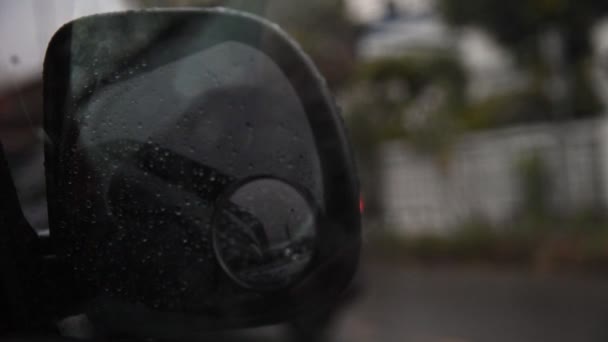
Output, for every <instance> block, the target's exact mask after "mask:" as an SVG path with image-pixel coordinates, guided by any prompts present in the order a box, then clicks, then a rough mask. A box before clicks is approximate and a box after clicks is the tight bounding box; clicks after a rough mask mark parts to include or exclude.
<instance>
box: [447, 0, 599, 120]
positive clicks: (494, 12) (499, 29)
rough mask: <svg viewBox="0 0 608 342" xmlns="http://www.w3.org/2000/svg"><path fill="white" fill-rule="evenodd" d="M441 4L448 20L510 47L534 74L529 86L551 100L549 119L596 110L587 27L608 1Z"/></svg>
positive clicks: (453, 1) (477, 0)
mask: <svg viewBox="0 0 608 342" xmlns="http://www.w3.org/2000/svg"><path fill="white" fill-rule="evenodd" d="M439 6H440V9H441V11H442V12H443V14H444V15H445V18H446V19H447V21H448V22H449V23H450V24H452V25H454V26H477V27H480V28H482V29H484V30H486V31H488V32H489V33H490V34H492V35H493V36H494V37H495V38H496V39H497V41H498V42H500V43H502V44H503V45H504V46H506V47H507V48H509V49H510V50H511V51H513V53H514V56H515V57H516V58H517V60H518V61H519V62H520V65H521V66H523V67H524V68H526V69H528V71H529V72H530V74H531V75H532V78H533V80H532V82H531V85H530V87H532V88H533V87H535V86H539V83H540V87H541V88H544V89H543V90H542V91H541V92H537V95H538V96H539V97H545V98H546V99H547V100H548V102H550V103H551V106H552V109H551V110H550V111H551V112H552V116H553V118H555V119H567V118H570V117H581V116H589V115H595V114H597V112H598V111H599V109H600V104H599V101H598V100H597V97H596V96H595V95H594V94H593V89H592V86H591V85H590V81H589V79H588V75H587V73H588V69H587V68H586V62H587V59H588V57H589V56H590V54H591V51H592V46H591V32H590V31H591V29H592V28H593V27H594V25H595V24H596V23H597V22H598V20H600V19H602V18H603V17H605V16H606V14H608V2H607V1H604V0H588V1H573V0H512V1H500V0H492V1H488V0H469V1H459V0H439ZM545 89H550V90H545ZM529 94H530V93H528V95H529ZM543 101H544V100H542V99H540V100H536V101H535V102H536V103H537V104H538V103H539V102H543ZM533 102H534V101H533ZM545 102H546V101H545ZM544 112H545V113H546V112H547V110H545V111H544Z"/></svg>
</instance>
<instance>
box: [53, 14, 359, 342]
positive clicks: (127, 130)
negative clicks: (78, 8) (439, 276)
mask: <svg viewBox="0 0 608 342" xmlns="http://www.w3.org/2000/svg"><path fill="white" fill-rule="evenodd" d="M44 99H45V100H44V101H45V104H44V105H45V122H44V125H45V131H46V135H47V138H48V139H47V142H46V146H45V153H46V177H47V194H48V202H49V220H50V234H51V239H52V245H53V248H54V252H55V254H56V257H57V259H58V260H59V262H60V263H62V264H64V265H67V266H68V269H70V270H72V277H71V278H70V279H72V280H71V281H70V283H69V284H65V286H66V288H69V289H70V292H71V297H72V299H71V300H70V303H66V305H65V308H64V309H65V312H66V314H67V313H68V312H69V313H71V314H77V313H82V314H86V315H87V316H88V317H89V319H90V320H91V321H92V322H93V324H94V325H95V326H96V328H98V329H101V330H104V331H105V333H107V334H111V335H131V336H140V337H158V338H177V337H188V336H197V335H200V334H202V333H205V332H208V331H212V330H225V329H236V328H245V327H253V326H260V325H266V324H274V323H280V322H284V321H287V320H290V319H293V318H295V317H297V316H298V315H301V314H304V313H311V312H313V313H314V312H317V311H322V310H324V309H326V308H327V307H329V306H331V305H333V304H334V303H335V302H336V300H337V299H338V298H339V297H340V295H341V293H342V292H343V291H344V290H345V289H346V287H347V286H348V284H349V282H350V281H351V279H352V277H353V274H354V273H355V271H356V268H357V262H358V257H359V248H360V236H361V233H360V213H359V206H358V204H359V202H358V198H359V189H358V182H357V176H356V171H355V168H354V163H353V156H352V153H351V150H350V147H349V143H348V141H347V138H346V134H345V130H344V127H343V123H342V121H341V118H340V117H339V114H338V113H337V111H336V108H335V105H334V103H333V100H332V98H331V97H330V95H329V91H328V89H327V87H326V85H325V82H324V81H323V79H322V77H321V75H320V74H319V72H318V71H317V69H316V68H315V67H314V65H313V64H312V63H311V61H310V59H309V58H308V57H307V56H306V55H305V54H304V53H303V52H302V50H301V49H300V48H299V47H298V46H297V44H296V43H294V41H293V40H292V39H290V38H289V37H288V36H287V35H286V34H285V33H284V32H283V31H281V30H280V29H279V28H278V27H277V26H276V25H274V24H272V23H270V22H268V21H265V20H263V19H261V18H258V17H255V16H253V15H249V14H244V13H241V12H237V11H232V10H226V9H219V8H218V9H201V10H153V11H132V12H124V13H113V14H105V15H97V16H91V17H85V18H82V19H79V20H76V21H73V22H71V23H69V24H67V25H65V26H64V27H63V28H61V29H60V30H59V31H58V32H57V33H56V34H55V36H54V37H53V39H52V41H51V43H50V45H49V47H48V50H47V55H46V59H45V65H44Z"/></svg>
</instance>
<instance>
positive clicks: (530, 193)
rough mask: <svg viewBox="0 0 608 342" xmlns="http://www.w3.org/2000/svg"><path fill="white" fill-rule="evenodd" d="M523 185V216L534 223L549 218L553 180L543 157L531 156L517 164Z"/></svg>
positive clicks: (534, 154) (525, 157)
mask: <svg viewBox="0 0 608 342" xmlns="http://www.w3.org/2000/svg"><path fill="white" fill-rule="evenodd" d="M517 171H518V172H517V173H518V174H519V180H520V183H521V187H520V189H521V193H522V199H521V203H522V208H521V211H522V215H523V216H524V217H527V218H530V219H532V220H533V221H535V222H536V221H538V220H541V219H543V218H547V217H549V211H550V203H549V198H550V195H551V180H550V175H549V172H548V170H547V166H546V165H545V163H544V161H543V160H542V159H541V157H540V156H539V155H538V154H536V153H533V154H530V155H527V156H524V157H522V159H521V160H519V161H518V162H517Z"/></svg>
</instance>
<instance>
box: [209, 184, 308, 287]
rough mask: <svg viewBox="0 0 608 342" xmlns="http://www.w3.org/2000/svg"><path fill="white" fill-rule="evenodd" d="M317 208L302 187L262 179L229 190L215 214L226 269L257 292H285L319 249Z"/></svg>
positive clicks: (218, 251)
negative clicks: (283, 290)
mask: <svg viewBox="0 0 608 342" xmlns="http://www.w3.org/2000/svg"><path fill="white" fill-rule="evenodd" d="M317 212H318V210H317V208H316V206H315V205H314V202H313V201H312V200H311V198H310V195H309V194H306V193H305V190H304V189H297V188H296V186H294V185H291V184H289V183H288V182H286V181H283V180H280V179H277V178H272V177H260V178H256V179H252V180H248V181H246V182H244V183H242V184H239V185H238V186H237V187H235V188H233V189H230V190H229V191H228V193H226V194H225V195H224V196H223V198H222V199H221V200H220V204H219V205H218V209H217V212H216V213H215V218H214V228H213V245H214V250H215V253H216V255H217V258H218V260H219V261H220V263H221V265H222V267H223V268H224V270H225V271H226V273H227V274H228V275H229V276H230V277H231V278H232V279H233V280H234V281H235V282H237V283H238V284H239V285H241V286H243V287H245V288H249V289H255V290H282V289H285V288H287V287H289V286H290V285H292V284H293V283H294V282H295V281H297V280H298V279H299V278H301V277H302V276H304V275H305V272H306V271H307V270H308V269H309V268H310V265H311V262H312V260H313V258H314V256H315V252H316V248H317V241H316V240H317V236H318V234H317V229H318V226H317Z"/></svg>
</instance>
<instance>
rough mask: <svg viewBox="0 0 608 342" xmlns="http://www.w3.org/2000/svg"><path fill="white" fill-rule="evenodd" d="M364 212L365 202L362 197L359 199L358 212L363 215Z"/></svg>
mask: <svg viewBox="0 0 608 342" xmlns="http://www.w3.org/2000/svg"><path fill="white" fill-rule="evenodd" d="M364 211H365V202H364V201H363V197H359V212H360V213H361V214H363V212H364Z"/></svg>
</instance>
